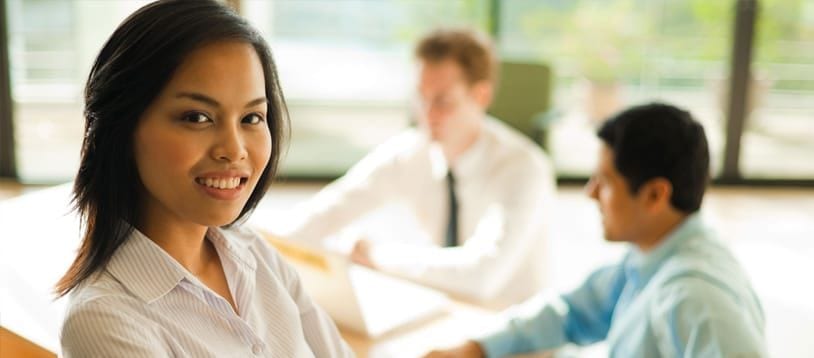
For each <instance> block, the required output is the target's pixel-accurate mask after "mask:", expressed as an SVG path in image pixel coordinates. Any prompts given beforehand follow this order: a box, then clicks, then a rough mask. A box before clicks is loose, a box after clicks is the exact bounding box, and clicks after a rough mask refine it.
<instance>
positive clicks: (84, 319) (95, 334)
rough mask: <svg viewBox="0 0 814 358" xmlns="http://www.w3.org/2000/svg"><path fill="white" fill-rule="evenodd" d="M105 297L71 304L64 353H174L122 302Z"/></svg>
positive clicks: (80, 354) (72, 354) (62, 334)
mask: <svg viewBox="0 0 814 358" xmlns="http://www.w3.org/2000/svg"><path fill="white" fill-rule="evenodd" d="M106 303H107V301H105V300H104V299H99V300H93V301H88V302H84V303H82V304H79V305H77V306H75V307H72V308H71V310H70V311H69V312H68V314H67V316H66V318H65V322H64V324H63V326H62V333H61V334H60V340H61V345H62V355H63V356H64V357H66V358H71V357H145V358H146V357H171V356H172V354H171V352H170V349H169V348H168V347H165V346H162V345H161V342H162V341H163V340H162V339H161V338H160V337H159V336H160V335H159V334H158V333H157V332H155V331H153V330H151V329H150V328H149V325H148V324H145V323H144V322H138V321H137V319H136V318H134V317H132V315H128V314H127V311H126V310H122V309H121V306H120V305H113V304H106Z"/></svg>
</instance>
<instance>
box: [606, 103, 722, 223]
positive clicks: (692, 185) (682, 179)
mask: <svg viewBox="0 0 814 358" xmlns="http://www.w3.org/2000/svg"><path fill="white" fill-rule="evenodd" d="M597 134H598V136H599V138H600V139H602V140H603V141H604V142H605V144H607V145H608V147H609V148H610V149H611V150H612V151H613V154H614V163H613V164H614V165H615V166H616V170H618V171H619V173H621V174H622V176H623V177H625V179H626V180H627V182H628V187H629V189H630V192H631V193H637V192H638V191H639V188H641V186H642V185H643V184H644V183H645V182H647V181H648V180H650V179H653V178H656V177H661V178H665V179H667V180H668V181H669V182H670V184H671V185H672V186H673V194H672V196H671V197H670V204H671V205H672V206H673V207H674V208H676V209H678V210H680V211H683V212H685V213H692V212H695V211H697V210H698V209H699V208H701V202H702V201H703V198H704V191H705V190H706V187H707V183H708V182H709V146H708V145H707V137H706V134H704V127H703V126H701V124H700V123H698V122H697V121H696V120H695V119H693V117H692V115H690V113H689V112H687V111H684V110H681V109H679V108H676V107H674V106H671V105H667V104H662V103H651V104H646V105H641V106H636V107H632V108H630V109H627V110H625V111H622V112H620V113H618V114H616V115H614V116H613V117H611V118H610V119H608V120H607V121H606V122H605V123H604V124H603V125H602V127H601V128H600V129H599V132H598V133H597Z"/></svg>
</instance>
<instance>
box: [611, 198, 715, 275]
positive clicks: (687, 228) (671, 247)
mask: <svg viewBox="0 0 814 358" xmlns="http://www.w3.org/2000/svg"><path fill="white" fill-rule="evenodd" d="M704 227H705V224H704V221H703V220H702V218H701V214H700V213H699V212H695V213H692V214H690V215H688V216H687V217H686V218H684V221H682V222H681V224H679V225H678V227H676V228H675V229H674V230H673V231H672V232H670V233H669V234H667V236H666V238H665V239H664V240H663V241H662V242H661V243H659V244H658V245H657V246H656V247H655V248H654V249H653V250H651V251H650V252H643V251H641V250H639V248H638V247H636V246H633V247H632V248H631V250H630V253H629V254H628V257H627V260H626V262H625V265H624V268H625V274H626V275H627V276H628V279H632V280H631V281H633V282H635V283H636V284H637V285H638V286H640V287H641V286H644V285H645V284H647V282H648V281H649V280H650V278H651V277H652V276H653V274H655V273H656V271H658V269H659V268H660V267H661V265H662V264H663V263H664V262H665V261H666V260H667V259H668V258H670V257H671V256H672V255H673V254H675V253H676V251H677V250H678V248H679V247H680V246H682V245H683V244H684V243H685V242H686V241H687V240H689V239H690V238H692V237H695V236H697V234H698V233H699V232H701V231H703V230H704Z"/></svg>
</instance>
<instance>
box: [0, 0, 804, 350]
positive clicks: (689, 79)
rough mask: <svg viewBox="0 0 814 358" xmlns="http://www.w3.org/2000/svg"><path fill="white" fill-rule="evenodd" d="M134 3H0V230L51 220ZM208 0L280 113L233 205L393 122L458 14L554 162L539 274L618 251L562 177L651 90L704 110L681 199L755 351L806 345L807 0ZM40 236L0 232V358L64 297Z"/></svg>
mask: <svg viewBox="0 0 814 358" xmlns="http://www.w3.org/2000/svg"><path fill="white" fill-rule="evenodd" d="M148 2H149V1H142V0H106V1H103V0H67V1H65V0H0V230H2V229H3V228H5V227H20V225H19V223H20V222H23V223H27V224H30V225H32V226H37V225H42V226H48V225H50V224H51V223H49V222H41V221H43V220H42V217H48V216H47V215H49V214H53V215H55V216H54V217H63V218H69V217H70V214H67V215H63V216H60V215H62V214H60V213H68V212H69V211H70V207H69V205H68V202H67V199H68V197H69V196H68V193H69V190H70V183H71V180H72V178H73V176H74V175H75V173H76V170H77V168H78V163H79V148H80V144H81V140H82V135H83V125H84V119H83V115H82V106H83V103H82V95H83V93H82V91H83V85H84V81H85V80H86V78H87V75H88V69H89V68H90V66H91V62H92V61H93V59H94V57H95V56H96V54H97V51H98V50H99V48H100V46H101V45H102V42H103V41H104V40H105V39H106V38H107V36H108V35H109V34H110V33H111V32H112V31H113V29H114V28H115V27H116V26H117V25H118V24H119V23H120V22H121V21H122V20H123V19H124V18H125V17H126V16H127V15H129V14H130V13H132V12H133V11H134V10H136V9H138V8H139V7H140V6H142V5H144V4H145V3H148ZM225 2H226V3H228V4H229V5H230V6H232V7H234V8H235V9H236V10H237V11H239V12H240V13H241V14H242V15H243V16H245V17H246V18H247V19H248V20H249V21H250V22H251V23H252V25H253V26H255V27H256V28H257V29H259V30H260V31H261V33H262V34H263V35H264V36H265V38H266V40H267V41H268V43H269V44H270V46H271V49H272V52H273V55H274V56H275V60H276V62H277V66H278V70H279V73H280V81H281V84H282V88H283V91H284V93H285V96H286V100H287V104H288V107H289V111H290V116H291V135H290V138H289V143H288V147H287V150H286V154H285V157H284V159H283V162H282V167H281V169H280V173H279V179H278V180H277V182H276V183H275V184H274V185H273V186H272V188H271V190H270V191H269V192H268V194H267V195H266V198H264V200H263V202H262V203H261V205H260V207H259V208H258V210H257V212H256V213H255V219H256V218H257V217H262V218H264V220H265V219H268V220H270V221H274V220H285V219H284V218H285V215H286V213H287V212H288V211H289V209H290V208H291V207H292V206H294V205H296V204H297V203H300V202H302V201H304V200H306V199H307V198H309V197H310V196H311V195H313V194H314V193H316V192H317V191H318V190H319V189H320V188H322V187H324V186H325V185H326V184H327V183H329V182H330V181H331V180H333V179H335V178H337V177H339V176H341V175H342V174H343V173H345V171H347V170H348V168H350V166H351V165H353V164H354V163H355V162H357V161H358V160H359V159H361V158H362V157H363V156H364V155H365V154H366V153H368V152H369V151H370V150H372V149H373V148H375V147H376V145H378V144H380V143H382V142H383V141H385V140H386V139H387V138H389V137H390V136H392V135H395V134H396V133H398V132H399V131H401V130H403V129H404V128H406V127H408V126H411V125H414V124H413V123H412V118H411V106H412V101H413V98H414V97H415V85H416V83H415V78H416V71H417V67H416V65H415V63H414V60H413V56H412V46H413V45H414V43H415V41H416V40H417V39H418V38H419V37H420V36H422V35H423V34H425V33H426V32H427V31H429V30H431V29H434V28H437V27H440V26H443V27H450V26H466V27H472V28H476V29H478V30H480V31H482V32H484V33H487V34H489V35H491V37H492V38H493V39H494V42H495V46H496V49H497V51H498V53H499V55H500V57H501V70H502V72H501V83H500V85H499V89H503V91H502V92H500V90H499V92H498V94H497V97H496V100H495V103H494V104H493V106H492V108H491V109H490V113H492V114H494V115H495V116H497V117H499V118H501V119H503V120H505V121H506V122H508V123H509V124H510V125H512V126H514V127H515V128H517V129H518V130H520V131H522V132H523V133H525V134H526V135H528V136H529V137H530V138H531V139H532V140H533V141H535V142H536V143H537V144H538V145H539V146H540V148H541V150H545V151H546V152H547V153H548V155H549V156H550V158H551V159H552V164H553V166H554V168H555V170H556V174H557V179H558V195H557V205H558V210H557V212H556V214H555V215H556V216H557V217H556V220H552V221H553V222H556V223H557V225H556V226H555V228H554V232H555V234H554V235H552V237H551V239H550V242H549V243H548V244H547V247H546V252H545V253H542V254H541V255H543V257H545V259H546V260H547V265H546V273H545V275H546V277H547V282H548V287H549V289H550V290H551V292H559V291H562V290H567V289H569V288H573V287H575V286H576V285H578V284H579V283H580V281H581V280H582V279H583V278H584V277H585V275H587V274H588V273H589V272H591V270H592V269H594V268H595V267H597V266H599V265H601V264H603V263H610V262H613V261H615V260H617V259H619V258H620V256H621V255H622V253H623V252H624V246H623V245H621V244H612V243H607V242H605V241H604V240H603V238H602V229H601V224H600V218H599V212H598V211H597V208H596V205H595V203H594V202H592V200H591V199H590V198H588V197H587V196H586V195H585V194H584V193H583V190H582V186H583V185H584V184H585V182H586V181H587V179H588V177H589V176H590V175H591V172H592V170H593V169H594V166H595V165H596V153H597V151H598V148H599V145H600V144H599V141H598V140H597V138H596V135H595V132H596V129H597V126H598V124H599V123H601V121H602V120H603V119H604V118H606V117H608V116H609V115H611V114H613V113H615V112H616V111H618V110H620V109H623V108H625V107H627V106H630V105H633V104H640V103H645V102H650V101H664V102H668V103H672V104H675V105H677V106H680V107H683V108H685V109H688V110H689V111H690V112H692V113H693V115H694V116H695V117H696V118H697V119H698V120H699V121H700V122H701V123H702V124H703V125H704V128H705V130H706V133H707V136H708V139H709V144H710V154H711V175H712V181H711V186H710V189H709V191H708V194H707V196H706V199H705V202H704V208H703V213H704V215H705V216H706V217H708V218H709V220H710V221H711V222H712V223H713V224H714V225H715V226H716V228H717V229H718V231H719V234H720V237H721V239H722V240H724V241H725V242H726V243H727V244H728V245H729V246H730V247H731V248H732V250H733V252H734V253H735V254H736V256H737V258H738V259H739V260H740V261H741V263H742V264H743V265H744V267H745V268H746V271H747V272H748V274H749V275H750V277H751V279H752V280H753V283H754V286H755V289H756V291H757V292H758V294H759V295H760V297H761V299H762V301H763V305H764V310H765V311H766V315H767V327H766V334H767V341H768V345H769V351H770V354H771V356H776V357H806V356H812V355H814V341H812V340H811V339H810V337H812V336H814V286H813V285H811V281H812V280H811V277H810V276H811V273H813V272H814V241H812V238H814V140H812V138H814V101H811V98H812V96H814V1H813V0H720V1H702V0H445V1H433V0H380V1H369V0H341V1H334V0H305V1H297V0H228V1H225ZM520 82H523V85H522V86H521V87H518V83H520ZM513 86H514V87H513ZM46 207H47V208H46ZM41 215H42V216H41ZM407 216H409V213H406V212H405V211H404V210H402V208H399V207H398V205H395V204H394V205H393V206H388V207H385V208H383V209H381V210H379V211H377V212H374V213H372V214H370V215H367V216H366V217H364V218H362V219H361V220H360V222H359V223H358V224H359V226H364V227H367V228H368V229H367V230H370V231H371V235H375V234H376V233H377V231H378V233H379V234H380V235H385V236H386V235H390V234H391V233H392V232H394V230H396V231H399V232H402V233H409V232H410V220H409V218H407V220H404V219H405V217H407ZM65 220H68V219H65ZM15 225H16V226H15ZM394 228H397V229H394ZM58 239H59V238H58V237H52V238H36V239H35V240H28V239H27V238H25V237H24V235H22V236H21V235H20V232H19V231H17V232H8V231H5V232H4V231H0V267H2V269H3V271H2V273H3V276H2V278H3V280H2V281H0V285H2V286H0V292H2V295H3V297H2V300H0V304H1V305H2V306H0V332H2V335H0V339H2V340H0V343H3V342H5V343H6V344H0V357H13V356H17V354H25V355H31V356H43V357H52V356H55V355H56V354H58V345H57V344H55V343H54V342H58V340H55V336H54V334H55V333H58V325H59V323H60V322H61V316H60V315H59V312H60V311H59V310H60V309H62V308H64V302H62V301H53V296H52V294H51V286H48V285H49V284H51V285H52V284H53V283H55V282H56V280H57V279H58V277H59V274H61V273H62V272H63V271H64V267H60V266H59V265H62V264H65V265H67V263H68V261H69V260H70V259H71V258H72V257H67V258H66V257H64V256H65V255H62V256H63V257H61V256H60V255H59V252H56V253H55V252H52V251H53V250H51V249H52V248H59V249H60V250H61V249H64V248H63V246H64V243H63V244H60V243H57V242H56V241H54V240H58ZM49 240H51V241H49ZM66 250H67V251H65V252H68V255H67V256H71V255H72V251H71V249H70V247H67V249H66ZM60 257H61V258H60ZM63 266H64V265H63ZM38 270H39V271H38ZM15 290H25V291H26V292H25V294H15V292H14V291H15ZM496 313H497V312H496V310H494V309H492V308H489V307H478V306H477V305H474V304H470V303H461V304H460V307H459V308H458V309H457V310H455V311H454V312H453V313H448V314H445V315H443V316H439V317H435V318H433V319H430V320H426V321H424V322H421V323H420V324H417V325H413V326H410V327H406V328H405V329H403V330H399V331H396V332H391V333H389V334H387V335H385V336H382V337H378V338H376V339H371V338H367V337H362V336H359V335H357V334H355V333H353V332H344V331H343V337H345V338H346V340H347V341H349V342H350V343H351V346H352V347H353V348H354V349H355V350H356V352H357V354H358V355H359V356H370V357H386V356H400V355H404V356H411V355H412V356H417V355H420V353H421V352H422V350H423V349H428V348H433V346H432V345H431V344H435V345H444V344H450V343H451V342H455V341H456V340H458V339H462V338H465V337H466V335H467V334H470V333H472V334H475V333H476V330H477V329H478V327H481V326H482V325H483V326H485V325H488V323H489V321H490V320H493V319H494V315H495V314H496ZM12 341H13V342H22V343H21V344H20V345H18V346H16V348H14V349H19V350H14V351H11V349H12V348H10V347H11V344H10V342H12ZM604 349H605V347H603V346H602V345H601V344H599V345H596V346H593V347H588V348H584V349H571V350H568V352H567V353H563V355H565V356H577V357H595V356H603V355H606V354H607V351H606V350H604ZM4 350H5V351H4ZM21 352H22V353H21Z"/></svg>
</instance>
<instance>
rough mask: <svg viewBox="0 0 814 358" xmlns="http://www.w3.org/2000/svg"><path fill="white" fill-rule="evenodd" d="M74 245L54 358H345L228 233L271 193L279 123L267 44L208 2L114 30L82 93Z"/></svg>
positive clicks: (253, 240) (278, 96)
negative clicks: (78, 227) (77, 241)
mask: <svg viewBox="0 0 814 358" xmlns="http://www.w3.org/2000/svg"><path fill="white" fill-rule="evenodd" d="M85 100H86V105H85V119H86V132H85V138H84V143H83V148H82V159H81V166H80V169H79V173H78V174H77V177H76V182H75V186H74V201H75V203H76V206H77V208H78V211H79V213H80V214H81V216H82V219H83V224H84V238H83V241H82V245H81V247H80V249H79V252H78V255H77V257H76V260H75V261H74V263H73V264H72V265H71V267H70V268H69V269H68V272H67V273H66V274H65V276H64V277H63V278H62V279H61V280H60V281H59V283H58V284H57V287H56V291H57V293H58V294H59V295H60V296H61V295H65V294H68V293H69V292H70V293H71V300H70V304H69V308H68V312H67V315H66V318H65V322H64V326H63V328H62V335H61V340H62V350H63V352H62V353H63V354H64V355H65V356H66V357H91V356H93V357H97V356H98V357H101V356H104V357H131V356H139V357H170V356H172V357H181V356H183V357H186V356H189V357H226V356H240V357H245V356H254V355H257V356H275V357H313V356H316V357H335V356H350V355H352V353H351V352H350V351H349V349H348V347H347V345H346V344H345V343H344V342H343V341H342V339H341V338H340V336H339V334H338V333H337V330H336V327H335V326H334V324H333V323H332V322H331V320H330V319H329V318H328V316H327V315H326V314H325V313H324V312H323V311H322V310H321V309H320V308H318V307H317V306H316V305H315V304H314V303H313V302H312V301H311V299H309V297H308V296H307V295H306V294H305V292H304V291H303V289H302V286H301V285H300V282H299V279H298V277H297V274H296V273H295V272H294V270H293V269H292V268H291V267H290V266H288V265H287V264H286V263H285V262H283V260H282V259H281V258H280V256H279V255H278V254H277V253H276V252H275V251H273V250H272V249H271V248H270V247H269V246H268V245H267V244H266V243H265V242H264V241H263V240H262V239H261V238H259V237H258V236H257V235H256V234H254V233H252V232H250V231H248V230H245V229H242V228H240V226H239V223H240V222H242V220H243V219H244V218H245V217H246V216H247V215H248V214H249V213H250V212H251V211H252V209H253V208H254V207H255V206H256V205H257V203H258V201H259V200H260V199H261V198H262V197H263V195H264V193H265V192H266V189H267V188H268V186H269V184H270V183H271V180H272V177H273V175H274V171H275V169H276V166H277V162H278V158H279V156H280V151H281V148H282V140H283V134H284V132H285V130H286V128H287V117H286V115H287V111H286V109H285V104H284V100H283V94H282V91H281V89H280V85H279V83H278V81H277V74H276V71H275V68H274V63H273V61H272V58H271V54H270V52H269V49H268V47H267V45H266V43H265V42H264V41H263V40H262V38H261V37H260V35H259V34H258V33H257V32H256V31H255V30H254V29H252V28H251V27H250V26H249V25H248V24H247V23H246V22H245V21H244V20H243V19H241V18H240V17H239V16H238V15H236V14H235V13H233V12H232V11H231V10H230V9H228V8H226V7H225V6H223V5H221V4H218V3H217V2H215V1H213V0H212V1H210V0H206V1H204V0H197V1H189V0H186V1H185V0H176V1H159V2H155V3H152V4H150V5H147V6H145V7H143V8H141V9H140V10H138V11H137V12H136V13H134V14H133V15H131V16H130V17H129V18H127V19H126V20H125V21H124V23H122V24H121V25H120V26H119V28H118V29H116V31H115V32H114V33H113V35H112V36H111V37H110V39H109V40H108V41H107V43H106V44H105V45H104V47H103V48H102V50H101V52H100V53H99V56H98V57H97V59H96V62H95V63H94V65H93V68H92V69H91V72H90V76H89V78H88V83H87V87H86V89H85Z"/></svg>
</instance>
